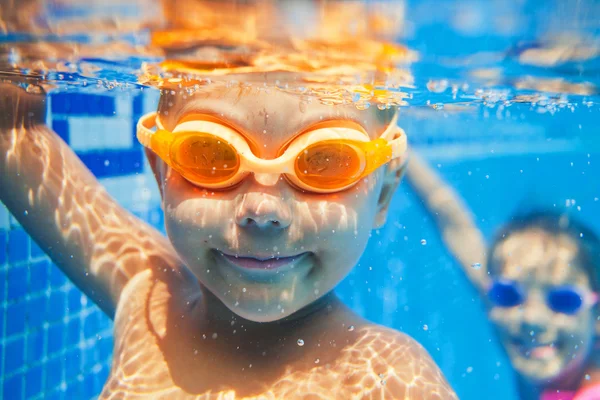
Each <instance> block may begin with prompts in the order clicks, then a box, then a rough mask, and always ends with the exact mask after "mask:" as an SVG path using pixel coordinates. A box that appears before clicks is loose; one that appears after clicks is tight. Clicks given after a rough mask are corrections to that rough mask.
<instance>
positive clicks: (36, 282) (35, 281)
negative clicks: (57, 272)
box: [29, 260, 50, 294]
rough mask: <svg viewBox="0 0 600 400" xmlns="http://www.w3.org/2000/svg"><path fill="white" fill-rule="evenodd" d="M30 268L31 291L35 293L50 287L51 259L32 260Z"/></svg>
mask: <svg viewBox="0 0 600 400" xmlns="http://www.w3.org/2000/svg"><path fill="white" fill-rule="evenodd" d="M29 270H30V279H29V293H31V294H35V293H39V292H43V291H45V290H46V288H47V287H48V274H49V270H50V261H48V260H42V261H36V262H32V263H31V264H29Z"/></svg>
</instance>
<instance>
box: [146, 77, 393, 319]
mask: <svg viewBox="0 0 600 400" xmlns="http://www.w3.org/2000/svg"><path fill="white" fill-rule="evenodd" d="M184 93H185V92H184ZM159 112H160V113H159V117H160V119H161V121H162V123H163V124H164V126H165V128H166V129H168V130H173V129H174V128H175V126H176V125H177V123H178V122H179V121H180V120H181V119H182V118H183V117H184V116H189V115H190V114H195V115H207V116H211V117H213V118H215V119H216V120H217V121H219V123H223V124H224V125H227V126H229V127H231V128H233V129H234V130H236V131H237V132H239V133H240V134H241V135H242V136H244V138H245V139H247V141H248V142H249V143H251V144H252V146H251V147H252V148H253V151H254V152H255V153H256V154H255V155H256V156H258V157H260V158H264V159H273V158H276V157H277V156H278V155H279V154H280V153H279V152H280V150H281V148H282V147H283V146H285V145H286V144H287V143H288V142H289V141H290V140H291V139H293V138H294V137H295V136H297V135H299V134H301V133H303V132H305V131H307V130H310V129H311V127H312V126H315V125H316V124H319V123H322V122H324V121H332V120H350V121H353V122H356V123H358V124H360V125H361V126H362V127H363V128H365V130H366V131H367V132H369V135H370V136H371V137H370V138H371V139H374V138H376V137H378V136H379V135H380V134H381V133H382V132H383V131H384V130H385V128H386V127H387V124H388V123H389V120H390V118H388V116H389V117H391V114H390V113H386V112H380V113H382V114H383V115H377V112H372V111H371V112H367V111H359V110H357V109H356V108H355V107H354V106H352V105H350V106H348V107H345V106H344V107H342V106H336V107H332V106H326V105H322V104H319V103H318V102H317V101H314V102H312V103H301V102H300V99H299V98H298V97H296V96H293V95H290V94H286V93H283V92H281V91H278V90H275V89H271V90H266V89H240V88H239V87H237V86H236V87H231V88H225V87H219V88H218V89H215V90H214V91H211V90H203V91H202V92H197V93H196V94H194V95H189V94H182V93H175V92H172V93H171V94H165V95H163V98H162V99H161V106H160V110H159ZM155 165H158V167H156V169H157V171H159V172H158V175H159V176H160V177H161V179H160V182H159V185H160V186H161V191H162V193H163V207H164V211H165V223H166V229H167V233H168V235H169V238H170V239H171V242H172V243H173V246H174V247H175V249H176V250H177V252H178V253H179V255H180V256H181V257H182V259H183V260H184V262H185V263H186V265H187V266H188V267H189V268H190V269H191V270H192V272H193V273H194V274H195V275H196V277H197V278H198V279H199V280H200V281H201V282H202V284H203V285H205V286H206V287H207V288H208V289H209V290H210V291H211V292H212V293H213V294H214V295H215V296H216V297H218V298H219V299H220V300H221V301H222V302H223V303H224V304H225V305H226V306H227V307H228V308H230V309H231V310H232V311H234V312H235V313H236V314H238V315H240V316H242V317H244V318H246V319H249V320H253V321H273V320H277V319H281V318H284V317H286V316H288V315H290V314H292V313H294V312H296V311H298V310H299V309H301V308H303V307H305V306H307V305H309V304H310V303H312V302H314V301H315V300H317V299H318V298H320V297H321V296H323V295H324V294H326V293H328V292H329V291H330V290H332V289H333V288H334V287H335V286H336V285H337V283H339V282H340V281H341V280H342V279H343V278H344V277H345V276H346V274H348V272H349V271H350V269H351V268H352V267H353V266H354V265H355V264H356V262H357V261H358V259H359V257H360V256H361V254H362V252H363V250H364V248H365V246H366V244H367V241H368V238H369V233H370V231H371V229H372V228H373V226H374V224H375V222H376V220H377V219H378V218H380V216H378V213H379V214H383V213H384V212H385V210H386V207H387V201H388V200H389V196H388V194H387V192H389V191H390V188H387V189H386V190H384V192H386V193H384V196H381V195H382V188H383V187H384V186H386V187H387V186H390V185H384V181H386V177H387V176H388V175H389V174H390V173H387V171H388V169H387V168H386V167H382V168H380V169H379V170H377V171H375V173H373V174H371V175H370V176H368V177H367V178H366V179H363V180H362V181H359V182H358V183H357V184H356V185H355V186H353V187H351V188H349V189H346V190H344V191H342V192H338V193H333V194H316V193H310V192H305V191H302V190H299V189H297V188H295V187H294V186H292V185H290V184H289V183H288V182H287V180H285V179H284V178H283V177H282V176H272V175H262V174H250V175H249V176H247V177H246V178H245V179H244V180H243V181H242V182H241V183H240V184H238V185H236V186H234V187H232V188H230V189H227V190H207V189H204V188H201V187H198V186H195V185H193V184H191V183H190V182H188V181H187V180H185V179H184V178H183V177H182V176H181V175H180V174H178V173H177V172H175V171H173V170H171V169H169V168H168V167H167V166H166V165H165V164H164V163H162V161H160V159H156V161H155ZM391 174H392V175H391V176H392V178H393V179H392V181H394V183H397V181H398V180H399V178H398V177H399V175H400V174H399V173H398V174H396V173H395V172H393V171H392V173H391ZM386 182H387V181H386ZM394 187H395V185H394ZM391 190H393V188H392V189H391Z"/></svg>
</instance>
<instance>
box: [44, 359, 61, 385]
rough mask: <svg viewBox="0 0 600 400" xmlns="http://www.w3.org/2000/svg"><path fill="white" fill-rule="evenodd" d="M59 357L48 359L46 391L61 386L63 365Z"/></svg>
mask: <svg viewBox="0 0 600 400" xmlns="http://www.w3.org/2000/svg"><path fill="white" fill-rule="evenodd" d="M62 364H63V363H62V360H61V359H60V358H59V357H54V358H50V359H48V362H47V363H46V365H45V368H46V391H48V392H49V391H52V389H56V388H58V387H59V386H60V383H61V382H62V373H63V365H62Z"/></svg>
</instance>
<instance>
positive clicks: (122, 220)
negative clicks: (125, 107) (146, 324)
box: [0, 84, 178, 317]
mask: <svg viewBox="0 0 600 400" xmlns="http://www.w3.org/2000/svg"><path fill="white" fill-rule="evenodd" d="M45 100H46V97H45V94H31V93H28V92H26V91H25V90H23V89H21V88H20V87H17V86H15V85H12V84H0V200H1V201H2V202H3V203H4V204H5V205H6V207H7V208H8V209H9V210H10V212H11V213H12V214H13V215H14V216H15V218H16V219H17V220H18V221H19V222H20V223H21V225H22V226H23V227H24V228H25V230H26V231H27V232H28V233H29V234H30V235H31V237H32V238H33V239H34V240H35V241H36V242H37V243H38V245H39V246H40V247H41V248H42V249H43V250H44V251H45V252H46V253H48V255H50V257H51V258H52V259H53V260H54V262H55V263H56V264H57V265H58V266H59V267H60V268H61V269H62V270H63V272H64V273H65V274H66V275H67V276H68V277H69V278H70V279H71V280H72V281H73V282H74V283H75V284H76V285H77V286H78V287H79V288H81V289H82V290H83V291H84V292H85V293H86V294H87V295H88V296H90V297H91V298H92V299H93V300H94V301H95V302H96V304H98V305H99V306H100V307H101V308H102V309H103V310H104V311H105V312H106V313H107V314H108V315H109V316H111V317H112V316H113V314H114V311H115V307H116V304H117V301H118V299H119V295H120V293H121V291H122V289H123V287H124V286H125V285H126V284H127V282H128V281H129V279H131V278H132V277H133V276H134V275H135V274H137V273H138V272H140V271H142V270H144V269H146V268H148V267H150V266H152V267H163V266H164V267H165V268H167V267H175V266H176V265H178V260H177V257H176V256H175V252H174V250H173V249H172V247H171V246H170V244H169V242H168V241H167V239H166V238H165V237H164V236H162V235H161V234H160V233H159V232H158V231H157V230H155V229H154V228H152V227H151V226H149V225H147V224H146V223H144V222H143V221H141V220H139V219H137V218H136V217H134V216H133V215H131V214H130V213H129V212H127V211H126V210H125V209H123V208H122V207H121V206H119V205H118V204H117V203H116V202H115V201H114V200H113V199H112V198H111V197H110V196H109V195H108V193H107V192H106V190H105V189H104V188H103V187H102V186H101V185H100V184H99V183H98V181H97V180H96V179H95V177H94V176H93V174H92V173H91V172H90V171H89V170H88V169H87V168H86V167H85V166H84V164H83V163H82V162H81V161H80V160H79V158H78V157H77V156H76V155H75V154H74V153H73V151H72V150H71V149H70V148H69V146H68V145H67V144H65V143H64V142H63V141H62V140H61V139H60V138H59V137H58V136H57V135H56V134H54V132H52V130H51V129H50V128H48V127H47V126H46V125H45V113H46V104H45Z"/></svg>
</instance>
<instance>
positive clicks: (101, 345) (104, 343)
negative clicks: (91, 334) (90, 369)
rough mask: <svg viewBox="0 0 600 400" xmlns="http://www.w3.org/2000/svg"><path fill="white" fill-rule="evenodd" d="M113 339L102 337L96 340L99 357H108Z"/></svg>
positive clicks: (111, 349)
mask: <svg viewBox="0 0 600 400" xmlns="http://www.w3.org/2000/svg"><path fill="white" fill-rule="evenodd" d="M113 344H114V343H113V340H112V338H105V337H103V338H102V340H99V341H98V355H99V357H108V356H110V354H112V351H113Z"/></svg>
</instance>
